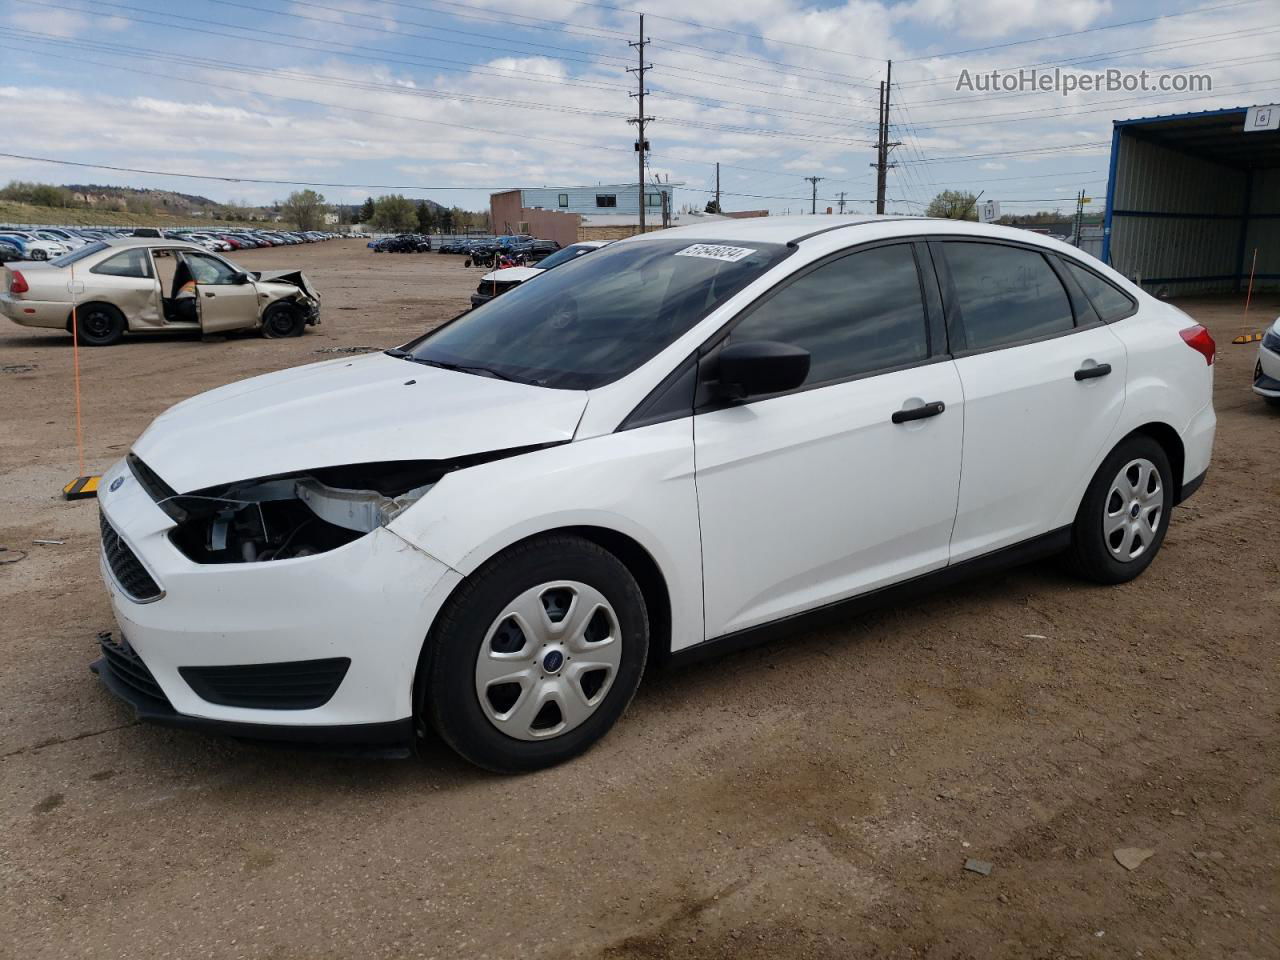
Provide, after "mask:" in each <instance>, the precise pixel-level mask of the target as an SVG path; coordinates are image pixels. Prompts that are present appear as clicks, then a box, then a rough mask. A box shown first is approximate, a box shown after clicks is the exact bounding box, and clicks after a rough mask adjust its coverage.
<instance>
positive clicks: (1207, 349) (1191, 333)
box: [1179, 323, 1218, 366]
mask: <svg viewBox="0 0 1280 960" xmlns="http://www.w3.org/2000/svg"><path fill="white" fill-rule="evenodd" d="M1179 333H1180V334H1181V336H1182V339H1183V340H1185V341H1186V343H1187V346H1188V347H1190V348H1191V349H1192V350H1194V351H1196V352H1197V353H1199V354H1201V355H1202V356H1203V357H1204V362H1205V363H1206V364H1208V365H1210V366H1212V365H1213V355H1214V353H1216V352H1217V349H1218V345H1217V344H1216V343H1214V342H1213V337H1211V336H1210V335H1209V331H1208V330H1206V329H1205V328H1204V327H1202V326H1200V324H1198V323H1197V324H1196V325H1195V326H1194V327H1187V329H1185V330H1180V331H1179Z"/></svg>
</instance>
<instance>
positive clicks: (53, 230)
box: [0, 227, 342, 263]
mask: <svg viewBox="0 0 1280 960" xmlns="http://www.w3.org/2000/svg"><path fill="white" fill-rule="evenodd" d="M135 236H138V237H152V238H158V239H167V240H182V241H184V242H186V243H193V244H195V245H196V246H199V247H204V248H205V249H206V250H209V251H211V252H214V253H226V252H229V251H231V250H250V249H253V248H255V247H280V246H289V245H293V244H299V243H319V242H321V241H324V240H333V239H336V238H338V237H341V236H342V234H339V233H328V232H324V231H320V230H307V231H283V230H249V229H225V230H224V229H223V228H217V229H214V230H203V231H201V230H193V229H181V230H157V229H154V228H146V227H143V228H135V227H101V228H95V229H92V230H89V229H81V228H78V227H35V228H32V229H28V230H18V229H10V228H7V227H0V263H11V262H14V261H19V260H56V259H57V258H58V257H61V256H63V255H64V254H68V253H71V252H72V251H73V250H78V249H80V248H81V247H83V246H85V245H86V244H89V243H94V242H95V241H107V240H112V239H115V238H118V237H135Z"/></svg>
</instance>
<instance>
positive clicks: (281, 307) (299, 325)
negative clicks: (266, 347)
mask: <svg viewBox="0 0 1280 960" xmlns="http://www.w3.org/2000/svg"><path fill="white" fill-rule="evenodd" d="M306 325H307V319H306V317H304V316H303V315H302V311H301V310H299V309H298V308H297V307H296V306H295V305H294V304H292V303H286V302H282V303H273V304H272V305H271V306H269V307H267V309H266V311H265V312H264V313H263V314H262V335H263V336H264V337H266V338H267V339H268V340H279V339H281V338H283V337H300V336H302V331H303V329H304V328H305V327H306Z"/></svg>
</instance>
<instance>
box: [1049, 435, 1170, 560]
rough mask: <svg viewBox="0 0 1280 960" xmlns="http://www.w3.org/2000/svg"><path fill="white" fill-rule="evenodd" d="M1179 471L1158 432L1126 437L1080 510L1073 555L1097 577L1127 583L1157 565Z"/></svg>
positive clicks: (1071, 557)
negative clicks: (1175, 472) (1155, 436)
mask: <svg viewBox="0 0 1280 960" xmlns="http://www.w3.org/2000/svg"><path fill="white" fill-rule="evenodd" d="M1172 509H1173V471H1172V470H1171V468H1170V466H1169V457H1168V455H1167V454H1166V453H1165V452H1164V448H1163V447H1162V446H1160V444H1159V443H1157V442H1156V441H1155V440H1154V439H1153V438H1152V437H1149V436H1145V435H1142V434H1138V435H1136V436H1132V437H1129V438H1128V439H1127V440H1125V441H1123V442H1122V443H1121V444H1120V445H1119V446H1118V447H1116V449H1114V450H1112V451H1111V453H1110V454H1109V455H1108V456H1107V458H1106V459H1105V460H1104V461H1102V466H1100V467H1099V468H1098V472H1097V473H1095V474H1094V476H1093V480H1092V481H1091V482H1090V484H1089V488H1088V490H1087V491H1086V492H1085V495H1084V500H1083V501H1081V503H1080V509H1079V510H1078V511H1077V513H1076V519H1075V523H1074V525H1073V527H1072V532H1071V548H1070V550H1069V551H1068V554H1067V558H1068V562H1069V563H1070V565H1071V567H1072V568H1073V569H1074V571H1075V572H1076V573H1077V574H1079V575H1080V576H1082V577H1084V578H1085V579H1087V580H1093V581H1095V582H1096V583H1106V584H1116V583H1127V582H1128V581H1130V580H1132V579H1134V578H1135V577H1137V576H1138V575H1139V574H1141V573H1142V572H1143V571H1144V570H1146V569H1147V567H1149V566H1150V565H1151V561H1152V560H1154V559H1155V555H1156V553H1157V552H1159V550H1160V545H1161V544H1162V543H1163V542H1164V535H1165V532H1166V531H1167V530H1168V529H1169V513H1170V511H1171V510H1172Z"/></svg>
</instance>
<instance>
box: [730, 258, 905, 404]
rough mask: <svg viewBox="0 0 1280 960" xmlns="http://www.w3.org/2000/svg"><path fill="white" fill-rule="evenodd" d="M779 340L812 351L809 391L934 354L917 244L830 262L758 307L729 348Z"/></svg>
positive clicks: (736, 331)
mask: <svg viewBox="0 0 1280 960" xmlns="http://www.w3.org/2000/svg"><path fill="white" fill-rule="evenodd" d="M747 340H778V341H781V342H783V343H790V344H794V345H795V346H797V347H803V348H804V349H806V350H808V351H809V355H810V366H809V377H808V379H807V380H806V381H805V385H806V386H814V385H817V384H821V383H829V382H832V381H836V380H844V379H847V378H850V377H856V376H860V375H862V374H867V373H872V372H874V371H877V370H888V369H891V368H894V367H901V366H904V365H907V364H911V363H916V362H918V361H921V360H924V359H926V358H927V357H928V356H929V341H928V333H927V324H926V322H925V309H924V299H923V297H922V296H921V293H920V277H919V274H918V272H917V270H916V260H915V255H914V253H913V252H912V249H911V245H910V244H905V243H901V244H893V245H892V246H887V247H875V248H873V249H871V250H863V251H860V252H858V253H853V254H850V255H848V256H845V257H841V258H840V259H839V260H833V261H831V262H829V263H825V264H823V265H822V266H820V267H818V268H817V269H816V270H813V271H811V272H809V273H807V274H804V275H803V276H801V277H800V278H799V279H797V280H795V281H793V282H792V283H790V284H789V285H787V286H786V287H784V288H783V289H782V290H780V291H779V292H778V293H777V294H775V295H774V296H772V297H770V298H769V299H768V300H766V301H765V302H764V303H762V304H760V305H759V306H758V307H756V308H754V309H753V310H752V311H751V312H750V313H749V314H748V315H747V316H746V318H745V319H744V320H742V322H741V323H739V324H738V325H737V326H735V327H734V328H733V332H732V333H731V334H730V337H729V342H730V343H739V342H744V341H747Z"/></svg>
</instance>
